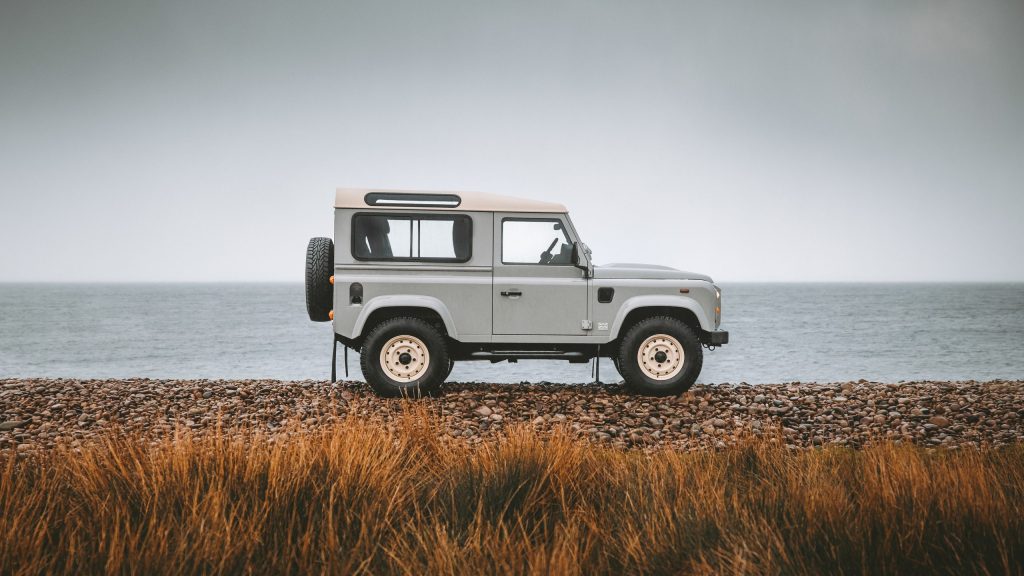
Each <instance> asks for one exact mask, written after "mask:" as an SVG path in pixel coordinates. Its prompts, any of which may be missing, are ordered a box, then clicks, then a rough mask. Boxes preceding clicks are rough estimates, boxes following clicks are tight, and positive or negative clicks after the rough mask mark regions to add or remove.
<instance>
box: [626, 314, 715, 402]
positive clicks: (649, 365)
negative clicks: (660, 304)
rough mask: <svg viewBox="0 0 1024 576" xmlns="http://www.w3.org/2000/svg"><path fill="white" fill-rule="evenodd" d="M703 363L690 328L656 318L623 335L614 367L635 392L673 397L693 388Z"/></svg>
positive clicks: (645, 321)
mask: <svg viewBox="0 0 1024 576" xmlns="http://www.w3.org/2000/svg"><path fill="white" fill-rule="evenodd" d="M703 363H704V352H703V350H701V347H700V341H699V340H698V339H697V335H696V334H694V333H693V330H692V329H690V327H689V326H687V325H686V324H684V323H683V322H681V321H680V320H677V319H675V318H671V317H668V316H655V317H653V318H648V319H646V320H642V321H641V322H640V323H638V324H636V325H635V326H633V327H632V328H630V329H629V331H628V332H626V335H625V336H624V337H623V339H622V345H621V346H620V347H619V357H618V363H617V365H616V367H617V368H618V370H619V373H620V374H622V377H623V379H624V380H625V381H626V384H627V385H628V386H629V387H630V388H632V389H633V390H635V391H636V392H639V393H640V394H645V395H648V396H672V395H676V394H682V393H683V392H686V391H687V390H689V389H690V386H693V383H694V382H695V381H696V380H697V375H698V374H700V369H701V366H702V365H703Z"/></svg>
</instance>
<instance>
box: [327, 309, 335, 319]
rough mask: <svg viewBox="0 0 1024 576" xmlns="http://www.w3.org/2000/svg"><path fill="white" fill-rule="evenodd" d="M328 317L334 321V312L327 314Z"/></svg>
mask: <svg viewBox="0 0 1024 576" xmlns="http://www.w3.org/2000/svg"><path fill="white" fill-rule="evenodd" d="M327 317H328V318H330V319H331V320H334V310H331V311H330V312H328V313H327Z"/></svg>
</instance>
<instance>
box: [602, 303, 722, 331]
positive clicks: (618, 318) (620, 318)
mask: <svg viewBox="0 0 1024 576" xmlns="http://www.w3.org/2000/svg"><path fill="white" fill-rule="evenodd" d="M649 307H661V308H685V309H686V310H689V311H690V312H693V315H694V316H696V317H697V322H699V323H700V327H701V330H706V331H709V332H710V331H711V330H713V328H712V326H711V322H709V321H708V315H707V313H706V312H705V311H704V307H703V306H701V305H700V302H697V301H696V300H694V299H693V298H688V297H686V296H672V295H657V294H652V295H646V296H633V297H632V298H629V299H628V300H626V301H625V302H623V303H622V307H620V308H619V311H618V313H617V314H616V315H615V321H614V322H612V329H611V334H610V336H609V338H611V339H615V338H618V337H619V330H620V329H621V328H622V323H623V322H624V321H625V320H626V316H628V315H629V313H630V312H632V311H633V310H636V309H638V308H649Z"/></svg>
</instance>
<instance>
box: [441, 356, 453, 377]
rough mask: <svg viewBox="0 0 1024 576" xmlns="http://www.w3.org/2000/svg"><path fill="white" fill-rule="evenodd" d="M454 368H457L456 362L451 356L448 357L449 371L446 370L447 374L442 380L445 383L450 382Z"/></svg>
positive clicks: (445, 373)
mask: <svg viewBox="0 0 1024 576" xmlns="http://www.w3.org/2000/svg"><path fill="white" fill-rule="evenodd" d="M453 368H455V360H452V358H451V357H450V356H449V357H448V369H447V370H445V372H444V378H441V380H442V381H443V382H447V381H448V377H449V376H451V375H452V369H453Z"/></svg>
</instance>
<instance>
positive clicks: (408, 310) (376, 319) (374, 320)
mask: <svg viewBox="0 0 1024 576" xmlns="http://www.w3.org/2000/svg"><path fill="white" fill-rule="evenodd" d="M445 312H447V310H445ZM392 318H419V319H420V320H423V321H425V322H427V323H428V324H430V325H431V326H433V327H434V328H436V329H437V330H438V331H439V332H440V333H441V334H442V335H444V336H445V337H448V338H451V337H452V334H451V332H450V331H449V329H448V327H449V322H450V318H449V319H448V320H446V319H445V316H444V315H442V313H441V311H439V310H438V309H437V308H435V307H432V306H422V305H421V306H415V305H400V304H397V303H396V304H393V305H392V304H381V305H378V306H375V307H373V308H372V309H370V310H369V311H368V312H367V313H366V315H365V316H364V317H362V319H361V321H357V326H356V336H357V338H360V339H361V338H365V336H366V335H367V334H369V332H370V331H371V330H373V329H374V327H376V326H377V325H378V324H380V323H382V322H386V321H388V320H390V319H392Z"/></svg>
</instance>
